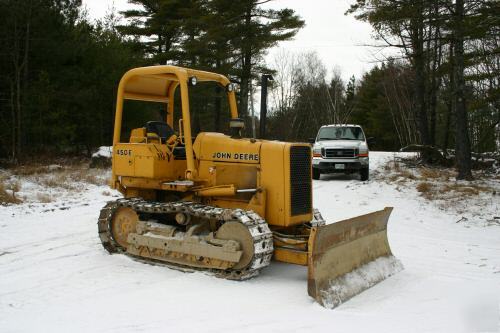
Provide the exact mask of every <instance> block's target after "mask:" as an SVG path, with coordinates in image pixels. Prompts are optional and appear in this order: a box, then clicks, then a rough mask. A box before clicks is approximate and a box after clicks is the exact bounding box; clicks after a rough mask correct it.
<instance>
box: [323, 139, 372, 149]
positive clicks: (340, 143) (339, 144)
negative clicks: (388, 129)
mask: <svg viewBox="0 0 500 333" xmlns="http://www.w3.org/2000/svg"><path fill="white" fill-rule="evenodd" d="M314 147H315V148H338V149H352V148H358V149H359V148H367V145H366V142H365V141H358V140H325V141H317V142H316V143H315V144H314Z"/></svg>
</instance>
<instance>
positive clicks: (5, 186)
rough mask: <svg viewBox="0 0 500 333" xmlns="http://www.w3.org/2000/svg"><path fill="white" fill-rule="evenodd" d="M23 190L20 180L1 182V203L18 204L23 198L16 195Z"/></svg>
mask: <svg viewBox="0 0 500 333" xmlns="http://www.w3.org/2000/svg"><path fill="white" fill-rule="evenodd" d="M20 190H21V185H20V184H19V182H10V183H9V182H5V183H4V181H1V182H0V204H18V203H21V202H22V200H21V199H20V198H18V197H17V196H16V192H19V191H20Z"/></svg>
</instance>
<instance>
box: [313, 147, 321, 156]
mask: <svg viewBox="0 0 500 333" xmlns="http://www.w3.org/2000/svg"><path fill="white" fill-rule="evenodd" d="M313 157H321V148H314V149H313Z"/></svg>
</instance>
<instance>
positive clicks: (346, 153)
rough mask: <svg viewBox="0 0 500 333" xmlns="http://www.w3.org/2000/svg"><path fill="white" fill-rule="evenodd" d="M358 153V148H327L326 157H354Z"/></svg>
mask: <svg viewBox="0 0 500 333" xmlns="http://www.w3.org/2000/svg"><path fill="white" fill-rule="evenodd" d="M357 155H358V150H357V149H335V148H326V149H325V155H324V157H326V158H353V157H356V156H357Z"/></svg>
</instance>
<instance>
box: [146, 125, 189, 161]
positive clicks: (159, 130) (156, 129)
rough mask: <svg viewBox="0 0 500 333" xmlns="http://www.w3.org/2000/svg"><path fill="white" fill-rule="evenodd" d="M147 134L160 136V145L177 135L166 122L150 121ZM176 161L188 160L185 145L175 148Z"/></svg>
mask: <svg viewBox="0 0 500 333" xmlns="http://www.w3.org/2000/svg"><path fill="white" fill-rule="evenodd" d="M145 127H146V133H147V134H148V135H149V133H154V134H156V135H158V138H159V140H160V143H162V144H165V143H166V142H167V140H168V139H169V138H170V137H171V136H172V135H175V132H174V130H173V129H172V127H170V125H169V124H167V123H166V122H164V121H148V122H147V123H146V126H145ZM173 154H174V159H176V160H185V159H186V148H185V147H184V146H183V145H180V144H179V145H177V146H176V147H174V151H173Z"/></svg>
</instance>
